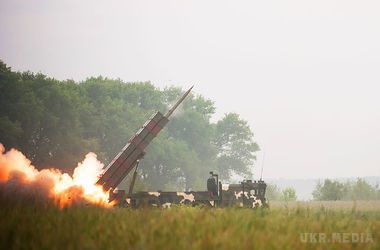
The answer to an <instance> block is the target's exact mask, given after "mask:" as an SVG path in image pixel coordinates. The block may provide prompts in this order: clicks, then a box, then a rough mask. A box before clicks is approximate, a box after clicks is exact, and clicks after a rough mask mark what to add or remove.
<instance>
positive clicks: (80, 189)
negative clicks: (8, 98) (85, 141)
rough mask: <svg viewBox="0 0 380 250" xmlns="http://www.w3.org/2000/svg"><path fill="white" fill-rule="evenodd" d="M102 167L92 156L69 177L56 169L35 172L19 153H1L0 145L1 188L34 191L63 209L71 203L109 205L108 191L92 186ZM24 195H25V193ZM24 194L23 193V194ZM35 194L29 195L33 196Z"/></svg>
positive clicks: (1, 146)
mask: <svg viewBox="0 0 380 250" xmlns="http://www.w3.org/2000/svg"><path fill="white" fill-rule="evenodd" d="M103 166H104V165H103V164H102V163H101V162H99V161H98V160H97V158H96V154H94V153H88V154H87V155H86V157H85V159H84V160H83V161H82V162H80V163H78V166H77V167H76V168H75V170H74V173H73V176H72V177H71V176H70V175H69V174H66V173H61V172H60V171H59V170H58V169H54V168H51V169H43V170H40V171H39V170H37V169H36V168H35V167H34V166H33V165H31V161H30V160H29V159H27V158H26V157H25V156H24V155H23V154H22V153H21V152H20V151H18V150H16V149H11V150H9V151H8V152H5V148H4V146H3V145H2V144H1V143H0V184H2V188H3V189H6V188H7V186H10V185H11V184H12V185H13V186H14V183H17V187H18V188H19V189H23V190H28V191H29V190H38V191H37V193H38V194H39V196H41V195H42V196H44V198H48V199H51V200H53V202H54V203H55V204H57V205H58V206H59V207H61V208H63V207H67V206H70V205H72V204H75V203H82V202H84V203H91V204H97V205H101V206H105V207H110V206H112V205H113V204H112V203H109V200H108V199H109V191H107V192H105V191H103V188H102V186H99V185H95V183H96V181H97V179H98V176H99V174H100V173H101V172H102V170H103ZM28 191H26V192H28ZM23 193H25V191H24V192H23ZM32 193H33V194H35V193H36V192H35V191H34V192H31V194H30V195H33V194H32Z"/></svg>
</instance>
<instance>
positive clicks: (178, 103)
mask: <svg viewBox="0 0 380 250" xmlns="http://www.w3.org/2000/svg"><path fill="white" fill-rule="evenodd" d="M193 88H194V85H193V86H191V88H189V89H188V90H187V91H186V92H185V94H183V95H182V97H181V98H180V99H179V100H178V101H177V103H176V104H174V106H173V107H172V108H171V109H169V111H168V112H167V113H166V115H165V117H166V118H169V116H171V115H172V114H173V112H174V110H175V109H176V108H177V107H178V106H179V105H180V104H181V103H182V102H183V100H185V98H186V97H187V96H188V95H189V93H190V91H191V90H192V89H193Z"/></svg>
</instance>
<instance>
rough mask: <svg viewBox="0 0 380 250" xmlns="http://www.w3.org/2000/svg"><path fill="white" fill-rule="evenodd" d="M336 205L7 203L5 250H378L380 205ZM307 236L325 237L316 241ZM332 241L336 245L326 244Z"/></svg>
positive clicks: (1, 227) (0, 243)
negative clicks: (252, 207) (247, 206)
mask: <svg viewBox="0 0 380 250" xmlns="http://www.w3.org/2000/svg"><path fill="white" fill-rule="evenodd" d="M331 204H332V203H331V202H330V203H325V204H323V203H321V204H319V205H315V204H314V203H309V204H308V203H298V205H297V203H289V204H273V205H272V206H271V209H265V210H256V211H252V210H249V209H238V208H231V209H207V208H197V207H196V208H192V207H174V208H171V209H143V210H132V209H127V208H113V209H105V208H100V207H91V206H77V207H71V208H67V209H63V210H60V209H58V208H56V207H54V206H45V207H43V206H40V205H33V206H32V205H20V204H19V205H4V202H2V205H1V207H0V216H1V222H0V232H1V234H0V248H1V249H380V241H379V240H380V203H379V202H372V203H371V205H372V206H366V204H367V203H365V202H364V203H363V202H357V203H356V207H352V206H351V207H347V204H344V203H342V204H343V205H342V206H339V204H338V203H334V205H333V206H332V205H331ZM363 204H364V205H363ZM368 204H370V203H368ZM368 204H367V205H368ZM305 233H322V234H323V235H325V236H324V237H322V239H321V238H320V237H317V242H313V240H312V239H311V238H310V239H309V238H307V237H308V236H307V235H308V234H305ZM367 233H369V234H370V239H369V238H368V235H367ZM302 235H304V236H305V235H306V236H305V237H304V238H302ZM323 235H322V236H323ZM332 235H334V237H335V238H334V241H335V242H334V243H331V242H327V241H328V240H330V241H331V240H332V238H331V237H333V236H332ZM363 235H365V237H364V238H363ZM309 236H310V235H309ZM314 236H315V235H314ZM318 236H319V235H318ZM338 236H340V237H341V238H340V240H339V237H338ZM357 236H359V237H361V238H359V240H358V242H357V239H356V237H357ZM337 237H338V238H337ZM305 239H306V240H305Z"/></svg>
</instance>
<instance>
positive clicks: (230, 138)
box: [213, 113, 259, 179]
mask: <svg viewBox="0 0 380 250" xmlns="http://www.w3.org/2000/svg"><path fill="white" fill-rule="evenodd" d="M213 142H214V144H215V146H216V149H217V152H218V155H217V159H216V160H217V167H218V170H219V173H220V176H221V178H222V179H229V177H230V175H231V173H232V172H234V173H237V174H240V175H248V174H252V173H250V171H251V169H250V167H251V166H252V165H253V161H254V160H255V159H256V157H255V155H254V153H255V152H256V151H258V150H259V146H258V144H257V143H255V142H254V140H253V132H252V131H251V129H250V127H249V125H248V123H247V121H245V120H242V119H241V118H240V117H239V115H238V114H236V113H229V114H226V115H225V116H224V117H223V119H222V120H220V121H218V122H217V123H216V129H215V137H214V141H213Z"/></svg>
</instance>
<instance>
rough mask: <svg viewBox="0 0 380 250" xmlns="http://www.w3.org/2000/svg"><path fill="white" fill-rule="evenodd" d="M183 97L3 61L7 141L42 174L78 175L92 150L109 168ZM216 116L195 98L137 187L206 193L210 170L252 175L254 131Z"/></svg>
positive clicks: (164, 135) (1, 102) (0, 97)
mask: <svg viewBox="0 0 380 250" xmlns="http://www.w3.org/2000/svg"><path fill="white" fill-rule="evenodd" d="M182 92H183V90H182V89H181V88H178V87H175V86H168V87H165V88H164V89H160V88H157V87H155V86H154V85H153V84H152V83H150V82H132V83H130V82H124V81H123V80H121V79H108V78H104V77H102V76H97V77H89V78H87V79H86V80H84V81H79V82H77V81H74V80H64V81H60V80H57V79H54V78H51V77H48V76H46V75H44V74H42V73H32V72H29V71H27V72H16V71H13V70H12V69H11V68H10V67H8V66H7V65H6V64H5V63H4V62H2V61H0V107H1V109H0V143H2V144H3V145H4V147H5V148H6V149H7V150H8V149H10V148H16V149H18V150H20V151H22V152H23V153H24V154H25V155H26V156H27V157H28V158H29V159H30V160H31V161H32V164H33V165H34V166H36V167H37V168H39V169H41V168H50V167H54V168H58V169H60V170H61V171H63V172H68V173H71V171H72V170H73V169H74V168H75V167H76V164H77V162H79V161H81V160H82V159H83V157H84V155H85V154H87V153H88V152H94V153H96V154H97V156H98V159H100V161H101V162H103V163H104V165H105V166H107V164H108V163H109V162H110V161H111V160H112V158H113V157H114V156H115V155H116V154H117V153H118V152H119V151H120V150H121V148H122V147H123V146H124V145H125V144H126V143H127V141H128V139H129V138H130V137H131V136H132V135H133V134H134V133H135V132H136V131H137V130H138V129H139V128H140V127H141V126H142V125H143V124H144V122H145V121H146V120H147V119H148V118H149V117H150V116H151V115H152V114H153V113H154V112H155V111H161V112H166V111H167V110H168V109H169V108H170V105H172V104H173V103H174V102H175V101H176V99H177V98H178V97H179V96H180V95H181V93H182ZM215 111H216V108H215V104H214V102H213V101H212V100H210V99H207V98H206V97H204V96H201V95H199V94H196V93H193V94H191V95H190V96H189V98H187V99H186V101H185V102H184V103H183V105H182V106H181V108H180V109H179V110H177V112H176V114H175V115H174V116H173V117H172V118H171V121H170V122H169V123H168V125H167V126H166V128H165V129H164V130H163V131H161V133H160V134H159V136H158V137H157V138H156V139H155V140H154V141H153V143H152V144H151V145H150V146H149V147H148V149H147V152H146V155H145V157H144V159H143V160H142V161H141V164H140V166H139V176H140V178H139V182H138V183H137V186H138V187H140V188H141V187H143V188H152V189H160V190H175V189H186V190H196V189H204V188H205V180H206V178H207V176H208V172H209V171H216V172H218V173H219V175H220V177H221V180H223V181H228V180H229V179H230V176H231V174H233V173H234V174H238V175H241V176H247V177H251V176H252V171H253V166H254V162H255V152H256V151H258V150H259V146H258V144H257V143H256V142H255V140H254V134H253V132H252V129H251V128H250V127H249V125H248V123H247V121H245V120H244V119H242V118H241V117H240V116H239V114H236V113H226V114H224V116H223V117H221V119H219V120H216V121H215V119H212V117H213V115H214V114H215ZM121 185H126V183H125V182H124V183H123V184H121Z"/></svg>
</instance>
